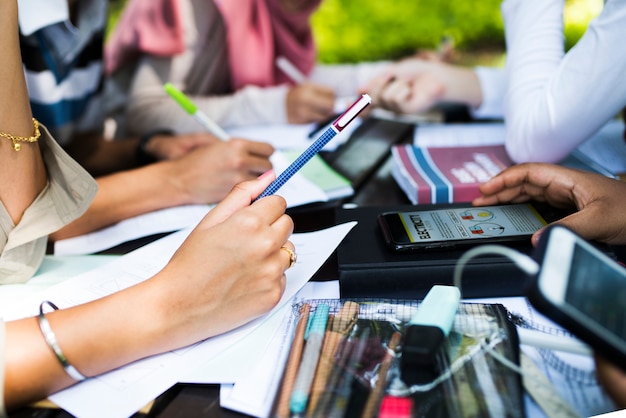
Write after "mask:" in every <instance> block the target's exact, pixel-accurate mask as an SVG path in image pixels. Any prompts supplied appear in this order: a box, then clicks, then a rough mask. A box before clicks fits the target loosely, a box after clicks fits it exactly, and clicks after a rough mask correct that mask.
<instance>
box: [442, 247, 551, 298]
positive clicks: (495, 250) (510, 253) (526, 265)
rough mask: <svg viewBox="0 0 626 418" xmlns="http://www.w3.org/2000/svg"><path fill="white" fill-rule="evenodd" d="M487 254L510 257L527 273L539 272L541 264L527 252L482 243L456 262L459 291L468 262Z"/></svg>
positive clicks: (455, 281) (455, 271)
mask: <svg viewBox="0 0 626 418" xmlns="http://www.w3.org/2000/svg"><path fill="white" fill-rule="evenodd" d="M485 254H500V255H503V256H505V257H507V258H509V259H510V260H511V261H513V262H514V263H515V265H516V266H517V267H519V268H520V269H522V270H523V271H524V272H525V273H527V274H529V275H531V276H532V275H535V274H537V273H538V272H539V264H537V262H536V261H535V260H533V259H532V258H531V257H529V256H527V255H526V254H523V253H520V252H519V251H516V250H514V249H512V248H509V247H505V246H503V245H495V244H493V245H481V246H478V247H475V248H472V249H471V250H468V251H466V252H465V253H464V254H463V255H462V256H461V258H459V261H458V262H457V263H456V266H455V268H454V278H453V284H454V286H456V287H458V288H459V291H461V293H462V287H461V275H462V273H463V268H464V267H465V265H466V264H467V262H468V261H470V260H471V259H472V258H474V257H478V256H480V255H485Z"/></svg>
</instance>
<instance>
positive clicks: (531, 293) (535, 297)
mask: <svg viewBox="0 0 626 418" xmlns="http://www.w3.org/2000/svg"><path fill="white" fill-rule="evenodd" d="M556 228H565V227H563V226H560V225H554V226H551V227H549V228H548V229H546V231H545V232H544V233H543V234H541V238H540V240H539V243H538V245H537V248H536V251H535V259H536V260H537V262H538V263H539V264H540V266H543V262H544V259H545V254H546V247H547V245H548V241H549V239H550V235H551V232H552V231H553V230H554V229H556ZM572 233H573V234H574V235H576V236H579V235H578V234H576V233H574V232H572ZM579 237H580V236H579ZM581 239H583V238H581ZM527 283H528V289H527V298H528V300H529V301H530V303H531V304H532V305H533V306H534V307H535V308H536V309H537V310H538V311H539V312H541V313H542V314H544V315H545V316H547V317H548V318H550V319H552V320H553V321H554V322H556V323H557V324H559V325H561V326H562V327H563V328H565V329H567V330H569V331H570V332H572V333H573V334H574V335H576V336H577V337H578V338H580V339H581V340H582V341H584V342H586V343H587V344H589V346H590V347H592V348H593V349H594V350H596V351H597V352H598V353H599V354H600V355H602V356H603V357H604V358H605V359H606V360H608V361H610V362H612V363H613V364H615V365H617V366H619V367H620V368H621V369H622V370H624V371H626V343H625V344H624V345H623V346H622V347H615V346H614V345H612V344H611V343H609V342H608V341H606V340H605V339H603V338H602V336H601V335H598V334H597V333H595V332H594V331H593V330H591V329H589V328H587V327H586V326H584V325H583V324H581V323H580V322H578V321H577V320H575V319H574V318H572V317H571V316H569V315H568V314H567V313H565V312H564V311H563V310H562V309H560V307H559V306H557V305H555V304H554V303H552V302H551V301H550V300H548V299H547V298H546V297H545V296H544V295H543V293H542V292H541V290H540V289H539V274H537V275H535V276H532V278H531V280H529V281H528V282H527Z"/></svg>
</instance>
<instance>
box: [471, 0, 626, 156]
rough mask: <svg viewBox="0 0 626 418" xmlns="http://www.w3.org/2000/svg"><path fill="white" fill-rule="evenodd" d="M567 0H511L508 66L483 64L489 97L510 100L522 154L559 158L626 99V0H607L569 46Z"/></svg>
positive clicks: (490, 106)
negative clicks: (491, 67)
mask: <svg viewBox="0 0 626 418" xmlns="http://www.w3.org/2000/svg"><path fill="white" fill-rule="evenodd" d="M564 7H565V2H564V0H505V1H504V2H503V3H502V15H503V18H504V23H505V32H506V43H507V63H506V69H505V70H504V71H502V70H501V71H498V70H494V71H492V70H485V69H477V74H478V78H479V80H480V84H481V89H482V91H483V105H482V106H481V108H479V109H477V112H476V113H475V115H477V116H479V117H480V116H493V115H497V113H498V109H499V108H500V107H501V106H502V107H503V113H504V119H505V121H506V147H507V151H508V153H509V155H510V157H511V158H512V159H513V160H514V161H515V162H526V161H543V162H558V161H560V160H562V159H563V158H564V157H566V156H567V155H568V154H569V153H570V152H571V151H573V150H574V149H575V148H576V147H578V145H580V144H581V143H582V142H584V141H585V140H586V139H588V138H589V137H590V136H591V135H593V134H594V133H595V132H596V131H597V130H598V129H599V128H600V127H602V126H603V125H605V124H606V122H608V121H609V120H610V119H611V118H613V117H615V116H616V115H617V114H618V113H619V111H620V110H621V109H622V108H623V107H624V106H626V51H625V49H624V43H625V42H626V2H625V1H623V0H607V1H606V3H605V5H604V9H603V10H602V12H601V13H600V15H599V16H598V17H597V18H596V19H594V20H593V21H592V22H591V23H590V24H589V26H588V28H587V30H586V31H585V33H584V35H583V36H582V38H581V39H580V40H579V41H578V43H577V44H576V45H575V46H574V47H573V48H572V49H570V50H569V51H568V52H567V53H565V50H564V37H563V11H564Z"/></svg>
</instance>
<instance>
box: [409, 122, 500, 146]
mask: <svg viewBox="0 0 626 418" xmlns="http://www.w3.org/2000/svg"><path fill="white" fill-rule="evenodd" d="M504 139H505V130H504V124H503V123H459V124H456V123H454V124H448V125H444V124H432V125H420V126H416V127H415V130H414V131H413V144H415V145H420V146H425V147H458V146H468V147H472V146H481V145H502V144H504Z"/></svg>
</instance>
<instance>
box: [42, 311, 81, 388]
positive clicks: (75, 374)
mask: <svg viewBox="0 0 626 418" xmlns="http://www.w3.org/2000/svg"><path fill="white" fill-rule="evenodd" d="M44 305H48V306H50V307H51V308H52V309H54V310H55V311H56V310H57V309H59V308H58V307H57V306H56V305H55V304H54V303H52V302H50V301H47V300H44V301H43V302H41V305H39V328H40V329H41V333H42V334H43V338H44V339H45V340H46V344H48V347H50V349H51V350H52V351H53V352H54V354H55V355H56V357H57V359H58V360H59V363H61V366H63V370H65V373H67V374H68V375H69V376H70V377H71V378H72V379H74V380H76V381H79V382H80V381H81V380H85V379H86V378H87V377H86V376H85V375H83V374H82V373H81V372H79V371H78V370H76V368H75V367H74V366H72V365H71V364H70V362H69V361H68V360H67V357H65V355H64V354H63V352H62V351H61V347H60V346H59V343H58V342H57V337H56V335H54V331H52V328H51V327H50V323H49V322H48V319H47V318H46V314H45V313H44V312H43V308H44Z"/></svg>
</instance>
